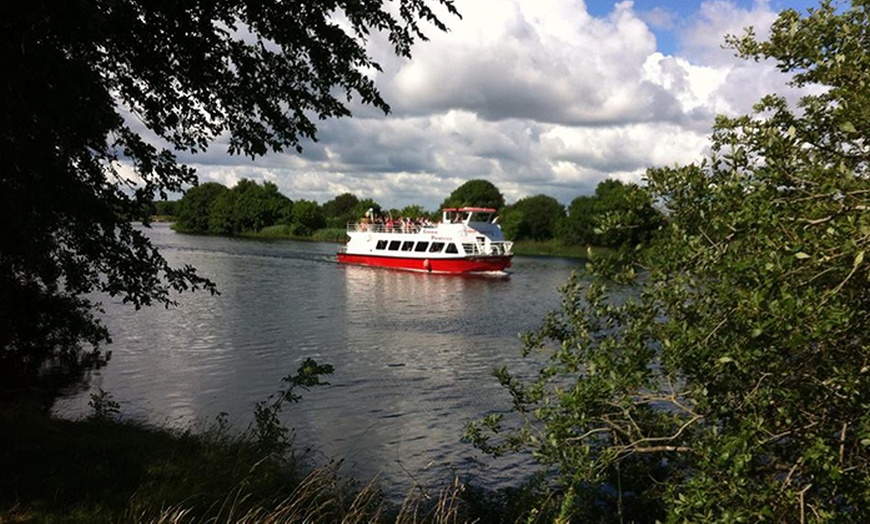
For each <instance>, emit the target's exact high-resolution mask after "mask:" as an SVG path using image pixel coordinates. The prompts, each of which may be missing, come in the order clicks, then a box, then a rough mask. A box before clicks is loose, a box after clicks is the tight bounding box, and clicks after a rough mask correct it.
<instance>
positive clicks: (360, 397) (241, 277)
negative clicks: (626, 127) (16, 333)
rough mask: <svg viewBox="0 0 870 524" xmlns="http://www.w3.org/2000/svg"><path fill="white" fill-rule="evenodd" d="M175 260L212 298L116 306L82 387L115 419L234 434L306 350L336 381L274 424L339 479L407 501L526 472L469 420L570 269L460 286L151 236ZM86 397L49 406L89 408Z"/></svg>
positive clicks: (291, 252)
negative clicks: (100, 393) (113, 406)
mask: <svg viewBox="0 0 870 524" xmlns="http://www.w3.org/2000/svg"><path fill="white" fill-rule="evenodd" d="M148 234H149V236H150V237H151V238H152V240H153V242H154V244H155V245H157V246H159V247H160V249H161V251H162V253H163V254H164V256H165V257H166V258H167V259H168V260H169V261H170V263H172V264H174V265H180V264H191V265H193V266H195V267H196V268H198V271H199V272H200V273H201V274H202V275H204V276H207V277H208V278H210V279H212V280H213V281H214V282H216V283H217V285H218V287H219V289H220V291H221V294H220V295H219V296H210V295H209V294H207V293H200V292H198V293H194V294H189V293H188V294H183V295H181V296H180V297H179V302H180V303H179V306H178V307H177V308H173V309H168V310H167V309H162V308H157V307H152V308H146V309H144V310H140V311H135V310H134V309H133V308H132V307H129V306H126V305H123V304H121V303H120V302H119V301H118V302H112V301H111V299H109V300H107V301H106V302H105V304H104V305H105V307H106V315H105V322H106V324H107V325H108V327H109V329H110V332H111V333H112V336H113V340H114V342H113V344H111V345H110V346H109V347H108V349H110V350H111V351H112V359H111V362H110V363H109V366H108V367H107V368H106V369H104V370H102V371H101V372H100V373H99V374H97V375H95V376H94V377H93V379H92V381H91V387H92V388H98V387H99V388H102V389H104V390H106V391H109V392H110V393H111V394H112V395H113V397H114V399H115V400H116V401H118V402H119V403H120V404H121V411H122V413H123V415H124V416H126V417H129V418H135V419H139V420H145V421H148V422H152V423H156V424H161V425H168V426H171V427H189V426H191V425H197V424H200V425H205V424H208V423H209V422H210V421H212V420H214V417H215V416H216V415H217V414H219V413H220V412H227V413H229V416H230V420H231V422H232V423H233V424H234V425H235V426H236V427H238V428H241V429H244V428H245V427H246V426H247V425H248V424H249V423H250V420H251V418H252V417H251V414H252V412H253V407H254V404H255V403H256V402H257V401H259V400H264V399H266V398H267V397H268V396H269V395H270V394H271V393H273V392H274V391H276V390H277V389H279V388H280V387H281V378H282V377H284V376H286V375H288V374H291V373H294V372H295V371H296V369H297V367H298V365H299V363H300V362H301V361H302V360H303V359H304V358H306V357H312V358H315V359H316V360H317V361H318V362H320V363H330V364H332V365H333V366H334V367H335V374H334V375H332V376H331V377H329V378H328V379H327V380H329V382H330V384H331V385H330V386H327V387H323V388H316V389H314V390H312V391H309V392H303V395H304V398H303V400H302V402H301V403H300V404H297V405H291V406H288V407H287V409H286V411H285V414H284V418H285V421H286V423H287V425H288V426H292V427H294V428H295V429H296V442H297V444H298V446H299V447H302V448H310V449H311V450H313V453H314V454H315V457H316V458H317V460H319V461H321V462H325V461H326V460H331V459H335V460H343V461H344V466H343V467H344V470H345V472H346V473H347V474H348V475H349V476H353V477H356V478H359V479H363V480H368V479H370V478H372V477H373V476H375V475H378V476H379V479H380V481H381V482H382V484H383V485H384V487H385V489H386V490H387V491H388V492H390V493H393V494H398V495H401V494H403V493H404V492H406V491H407V489H408V488H409V487H410V486H411V485H413V484H414V483H415V482H419V483H421V484H423V485H424V486H429V487H438V486H440V485H443V483H444V482H445V481H446V480H448V479H450V478H452V476H453V474H454V473H456V474H460V475H462V476H464V477H469V476H474V477H476V478H477V480H478V482H480V483H481V484H484V485H489V486H491V487H496V486H501V485H504V484H506V483H510V482H511V481H515V480H516V479H517V478H518V477H521V476H522V472H523V470H522V469H521V468H522V466H521V465H520V464H518V463H517V462H515V461H511V460H500V461H493V460H491V459H489V458H488V457H483V456H481V455H480V454H479V453H477V452H476V451H475V450H474V449H473V448H472V447H471V446H470V445H468V444H466V443H464V442H462V440H461V437H462V433H463V427H464V425H465V423H466V422H467V421H469V420H471V419H475V418H479V417H481V416H483V415H485V414H486V413H488V412H490V411H492V410H494V409H502V408H505V407H506V406H507V405H508V400H509V399H508V396H507V395H506V394H505V392H504V391H503V390H502V389H501V387H500V386H498V384H497V383H496V381H495V379H494V378H493V377H492V374H491V373H492V370H493V369H494V368H495V367H497V366H501V365H507V366H508V367H509V368H513V369H522V368H523V367H524V366H528V365H530V363H528V362H525V361H523V359H521V357H520V355H519V350H520V347H521V345H520V342H519V340H518V337H517V335H518V333H520V332H522V331H525V330H529V329H532V328H534V327H536V326H537V325H538V324H539V323H540V322H541V321H542V320H543V318H544V315H545V314H546V313H547V312H548V311H550V310H553V309H556V308H558V306H559V300H560V297H559V294H558V291H557V290H558V288H559V286H561V285H562V284H564V283H565V282H566V281H567V279H568V276H569V275H570V273H571V271H572V270H575V269H577V268H578V264H579V263H578V262H576V261H572V260H568V259H558V258H534V257H516V258H515V262H514V267H513V268H512V270H511V274H510V276H509V277H508V278H493V277H458V276H443V275H427V274H418V273H408V272H401V271H394V270H387V269H373V268H364V267H354V266H344V265H339V264H337V263H336V262H335V256H334V255H335V251H336V249H337V247H338V246H336V245H334V244H320V243H301V242H292V241H274V242H267V241H255V240H242V239H229V238H219V237H200V236H190V235H180V234H176V233H174V232H173V231H172V230H170V229H169V228H168V226H166V225H162V224H158V225H155V227H154V229H153V230H151V231H149V232H148ZM88 400H89V392H88V391H86V392H83V393H81V394H78V395H74V396H72V397H69V398H66V399H63V400H62V401H60V402H59V403H58V405H57V407H56V411H57V412H59V413H61V414H63V415H65V416H70V417H77V416H83V415H85V414H87V413H88V409H89V408H88V406H87V402H88Z"/></svg>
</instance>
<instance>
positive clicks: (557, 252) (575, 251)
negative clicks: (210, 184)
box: [172, 222, 613, 259]
mask: <svg viewBox="0 0 870 524" xmlns="http://www.w3.org/2000/svg"><path fill="white" fill-rule="evenodd" d="M172 229H173V230H175V231H177V232H179V233H190V231H185V230H184V229H183V228H180V227H179V226H178V223H177V222H176V223H174V224H173V225H172ZM239 236H241V237H245V238H260V239H285V240H301V241H309V242H333V243H344V242H347V238H348V237H347V232H346V230H345V229H344V228H325V229H318V230H317V231H315V232H314V233H313V234H311V235H310V236H303V235H298V234H295V233H294V231H293V228H292V227H291V226H288V225H275V226H269V227H265V228H263V229H261V230H260V231H257V232H249V233H243V234H241V235H239ZM513 251H514V253H515V254H517V255H526V256H553V257H567V258H582V259H591V258H595V257H596V256H601V255H607V254H610V253H612V252H613V250H612V249H610V248H606V247H597V246H585V245H584V246H576V245H564V244H563V243H561V242H559V241H558V240H544V241H536V240H521V241H519V242H514V246H513Z"/></svg>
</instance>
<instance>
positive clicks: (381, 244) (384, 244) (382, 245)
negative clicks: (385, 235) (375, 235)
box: [375, 240, 387, 249]
mask: <svg viewBox="0 0 870 524" xmlns="http://www.w3.org/2000/svg"><path fill="white" fill-rule="evenodd" d="M375 249H387V241H386V240H378V245H377V246H375Z"/></svg>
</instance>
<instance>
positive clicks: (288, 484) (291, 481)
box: [0, 409, 514, 523]
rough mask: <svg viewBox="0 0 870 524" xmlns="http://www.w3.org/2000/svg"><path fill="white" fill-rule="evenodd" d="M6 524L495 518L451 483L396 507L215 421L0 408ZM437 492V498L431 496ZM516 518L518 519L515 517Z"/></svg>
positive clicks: (373, 490) (497, 514)
mask: <svg viewBox="0 0 870 524" xmlns="http://www.w3.org/2000/svg"><path fill="white" fill-rule="evenodd" d="M0 425H2V428H3V430H2V431H0V449H2V452H0V471H3V475H0V522H88V523H103V522H105V523H111V522H133V523H145V522H278V521H280V522H348V523H356V522H359V523H362V522H397V523H404V522H448V521H449V522H498V521H503V520H504V519H503V518H504V517H505V516H506V515H505V513H504V510H503V509H500V508H498V507H497V506H496V505H495V504H494V503H493V502H492V501H491V500H490V501H488V502H484V497H481V496H479V494H477V495H475V494H473V493H475V492H474V490H469V489H467V488H466V487H465V486H463V485H462V484H461V483H459V482H458V481H456V482H455V483H454V484H453V485H451V486H444V487H442V488H440V489H438V488H435V489H431V488H433V487H431V486H430V487H429V488H430V489H428V490H424V489H423V488H422V487H412V489H409V491H408V495H407V497H406V498H405V500H404V502H403V503H402V504H401V505H394V504H390V503H389V502H387V500H386V499H385V497H384V495H383V494H382V493H381V491H379V489H378V486H377V484H376V481H371V482H362V483H361V482H355V481H353V480H350V479H346V478H342V476H341V473H340V466H341V465H340V464H338V463H330V464H327V465H317V464H314V463H312V462H310V461H308V460H307V458H306V457H304V456H299V455H297V454H294V453H293V452H291V453H288V454H280V453H275V450H274V449H269V448H268V447H263V446H262V443H261V442H259V441H258V440H257V439H256V438H254V437H253V435H252V434H250V433H248V434H245V435H240V436H234V435H231V434H230V433H229V432H228V430H227V427H226V424H225V423H224V422H222V421H221V420H220V419H218V420H217V421H216V422H215V423H214V424H212V425H211V426H210V427H207V428H203V429H202V430H201V431H193V430H187V431H173V430H168V429H161V428H155V427H150V426H147V425H144V424H141V423H137V422H132V421H117V420H113V419H107V418H88V419H84V420H75V421H73V420H63V419H58V418H54V417H49V416H46V415H44V414H36V413H24V412H21V411H10V410H8V409H6V410H5V411H4V412H3V413H2V414H0ZM433 494H434V497H431V496H430V495H433ZM510 520H514V519H510Z"/></svg>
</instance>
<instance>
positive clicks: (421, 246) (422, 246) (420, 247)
mask: <svg viewBox="0 0 870 524" xmlns="http://www.w3.org/2000/svg"><path fill="white" fill-rule="evenodd" d="M427 249H429V242H417V245H416V246H414V251H416V252H418V253H425V252H426V250H427Z"/></svg>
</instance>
